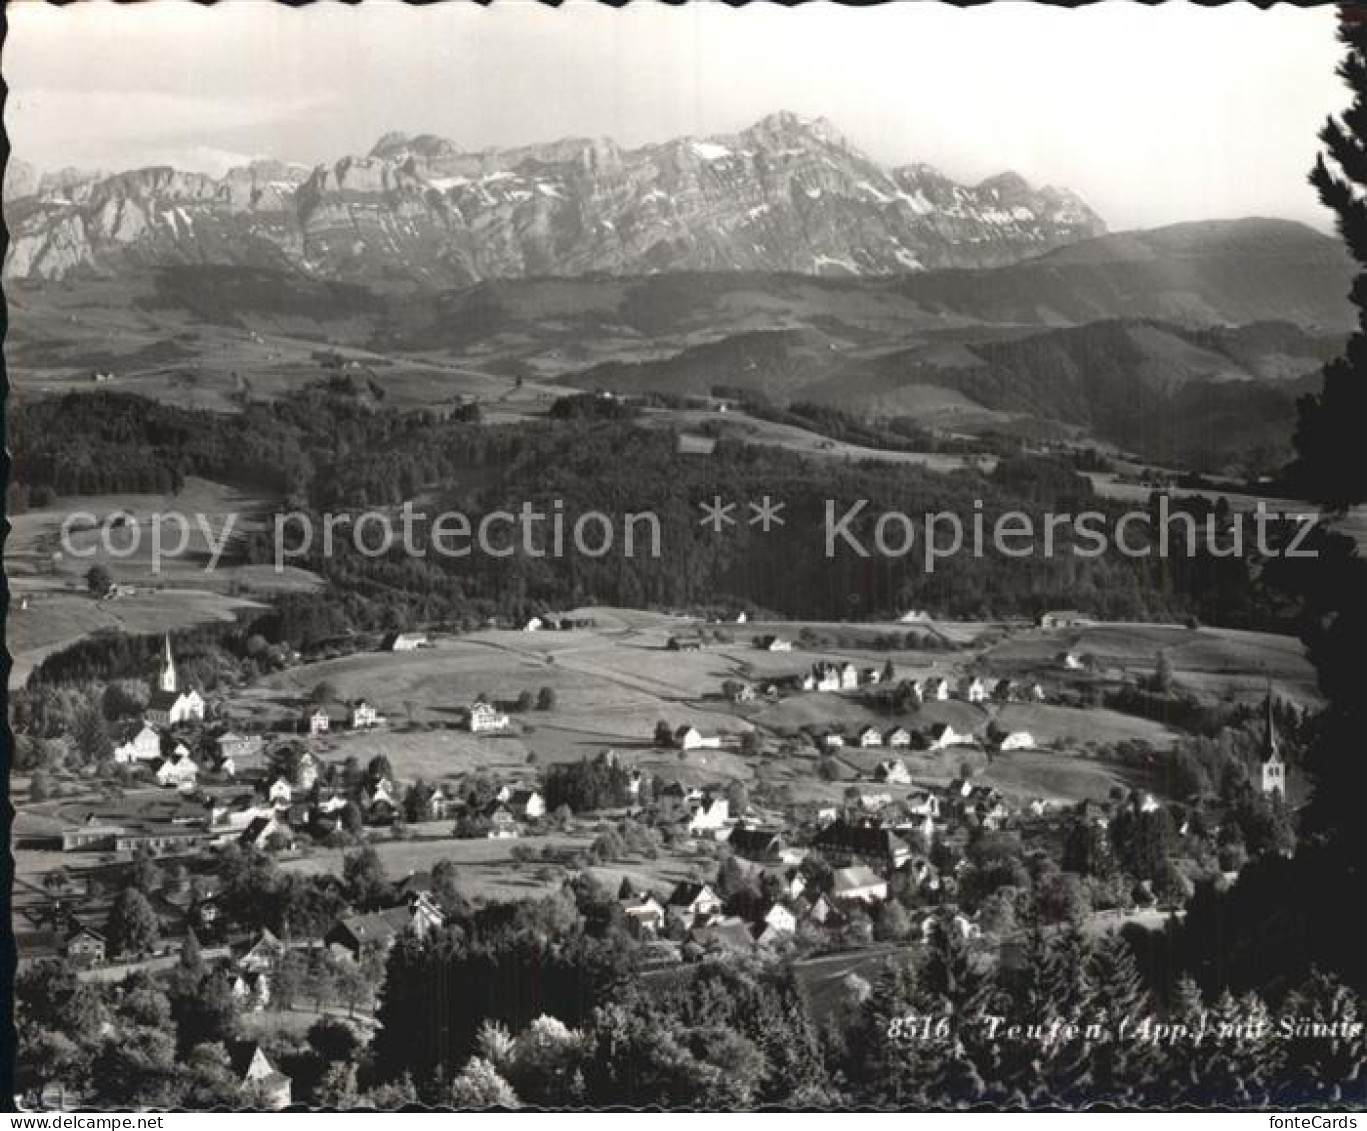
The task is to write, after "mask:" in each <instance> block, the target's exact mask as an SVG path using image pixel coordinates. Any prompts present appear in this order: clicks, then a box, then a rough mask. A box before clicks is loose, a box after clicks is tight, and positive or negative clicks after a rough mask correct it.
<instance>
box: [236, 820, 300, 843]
mask: <svg viewBox="0 0 1367 1131" xmlns="http://www.w3.org/2000/svg"><path fill="white" fill-rule="evenodd" d="M274 837H278V838H283V839H284V840H285V841H286V842H292V841H293V840H294V830H293V829H291V828H290V826H289V825H288V824H286V823H285V822H284V821H282V820H281V819H280V817H279V816H278V815H277V814H276V813H274V812H272V813H271V814H270V815H269V816H265V817H255V818H253V819H252V820H251V821H250V822H249V823H248V824H247V827H246V828H245V829H243V830H242V832H241V834H240V835H239V836H238V838H237V843H238V844H240V845H242V847H243V848H266V847H268V846H269V845H271V844H272V838H274Z"/></svg>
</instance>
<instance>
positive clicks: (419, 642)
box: [380, 632, 430, 652]
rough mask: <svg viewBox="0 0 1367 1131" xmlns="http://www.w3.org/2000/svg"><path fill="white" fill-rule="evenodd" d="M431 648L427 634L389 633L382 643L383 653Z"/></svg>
mask: <svg viewBox="0 0 1367 1131" xmlns="http://www.w3.org/2000/svg"><path fill="white" fill-rule="evenodd" d="M427 647H430V645H429V643H428V640H427V633H425V632H389V633H386V634H385V637H384V639H383V640H381V641H380V651H382V652H412V651H414V650H416V649H418V648H427Z"/></svg>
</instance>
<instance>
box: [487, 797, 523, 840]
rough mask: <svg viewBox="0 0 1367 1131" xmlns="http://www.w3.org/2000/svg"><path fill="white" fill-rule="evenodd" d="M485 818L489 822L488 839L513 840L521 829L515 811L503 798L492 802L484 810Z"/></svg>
mask: <svg viewBox="0 0 1367 1131" xmlns="http://www.w3.org/2000/svg"><path fill="white" fill-rule="evenodd" d="M484 818H485V820H487V821H488V822H489V831H488V832H487V833H486V834H485V837H486V839H488V840H511V839H512V838H514V837H516V836H517V835H518V834H519V832H520V831H521V830H520V829H519V828H518V825H517V818H516V817H514V816H513V811H512V810H511V809H509V808H508V806H507V804H506V803H505V802H503V801H502V800H498V801H493V802H491V803H490V804H489V805H488V806H487V807H486V808H485V810H484Z"/></svg>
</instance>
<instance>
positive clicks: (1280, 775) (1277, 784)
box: [1259, 680, 1286, 798]
mask: <svg viewBox="0 0 1367 1131" xmlns="http://www.w3.org/2000/svg"><path fill="white" fill-rule="evenodd" d="M1259 761H1261V762H1262V787H1263V793H1264V795H1266V796H1268V797H1270V796H1272V794H1274V793H1275V794H1278V795H1279V796H1281V797H1283V798H1285V797H1286V762H1285V761H1284V760H1283V759H1282V752H1281V744H1280V743H1278V741H1277V723H1276V720H1275V719H1274V718H1273V715H1272V681H1271V680H1269V681H1268V684H1267V702H1266V704H1265V705H1264V708H1263V748H1262V751H1261V753H1260V756H1259Z"/></svg>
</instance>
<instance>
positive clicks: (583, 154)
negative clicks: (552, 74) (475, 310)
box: [5, 113, 1105, 284]
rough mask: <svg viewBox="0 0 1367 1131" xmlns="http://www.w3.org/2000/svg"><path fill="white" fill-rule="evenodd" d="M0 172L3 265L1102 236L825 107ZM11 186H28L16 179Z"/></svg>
mask: <svg viewBox="0 0 1367 1131" xmlns="http://www.w3.org/2000/svg"><path fill="white" fill-rule="evenodd" d="M10 180H12V181H13V184H14V190H15V191H10V188H9V186H8V185H7V192H6V215H7V219H8V221H9V225H10V230H11V240H12V243H11V246H10V251H9V255H8V258H7V259H6V262H5V274H6V275H8V276H22V277H37V278H61V277H64V276H66V275H68V274H71V273H76V272H82V271H90V272H96V273H109V272H115V271H118V270H119V269H121V268H122V267H125V266H129V265H150V264H177V263H234V264H255V265H266V266H288V267H292V268H295V269H298V270H301V271H304V272H307V273H309V274H311V275H316V276H319V277H323V278H336V279H357V280H371V281H376V280H383V279H387V278H399V279H410V280H417V281H421V282H427V283H433V284H451V283H466V282H471V281H474V280H478V279H485V278H509V277H520V276H527V275H579V274H584V273H588V272H595V271H597V272H607V273H612V274H632V275H634V274H648V273H654V272H666V271H681V270H691V271H698V270H764V271H794V272H800V273H807V274H848V275H866V274H886V273H898V272H909V271H918V270H922V269H927V268H936V267H988V266H997V265H1000V264H1003V263H1010V262H1015V261H1017V260H1020V259H1023V258H1026V257H1029V256H1032V255H1037V254H1040V253H1042V252H1044V251H1047V250H1049V249H1051V248H1053V247H1057V246H1059V245H1062V244H1067V243H1071V242H1073V241H1075V240H1078V239H1082V238H1084V237H1087V236H1092V235H1098V234H1100V233H1102V232H1104V231H1105V225H1104V224H1103V222H1102V221H1101V219H1100V218H1099V217H1098V216H1097V215H1096V214H1095V213H1094V212H1093V211H1092V210H1091V209H1090V208H1089V207H1088V206H1087V205H1086V203H1085V202H1084V201H1083V200H1082V199H1081V198H1080V197H1078V196H1077V195H1076V194H1075V193H1072V192H1070V191H1068V190H1066V189H1055V188H1044V189H1040V190H1035V189H1032V188H1031V187H1030V186H1029V185H1028V184H1026V183H1025V181H1024V180H1022V179H1021V178H1020V177H1018V176H1016V175H1014V174H1010V173H1008V174H1003V175H1002V176H999V177H994V178H992V179H990V180H988V181H984V182H983V183H981V184H979V185H974V186H966V185H960V184H956V183H954V182H953V181H951V180H949V179H948V178H947V177H945V176H943V175H942V174H940V173H938V172H936V171H935V170H934V169H931V168H929V167H928V166H924V165H916V166H909V167H905V168H896V169H888V168H884V167H882V166H880V165H878V164H876V163H875V162H873V161H871V160H870V159H869V158H868V157H866V156H864V155H863V154H861V153H860V152H858V151H857V150H855V149H854V148H852V147H851V146H850V145H849V144H848V143H847V142H846V141H845V140H844V139H843V138H842V137H841V136H840V135H839V134H838V133H837V132H836V130H835V129H834V128H833V127H832V126H831V125H830V124H829V123H828V122H825V121H824V120H821V119H817V120H815V121H809V120H803V119H799V118H797V117H795V116H794V115H792V114H786V113H780V114H774V115H771V116H770V117H768V118H765V119H764V120H762V121H760V122H758V123H756V124H755V125H754V126H752V127H750V128H749V129H747V130H744V131H743V132H741V133H739V134H737V135H734V136H729V137H716V138H708V139H706V140H695V139H690V138H684V139H679V140H675V141H670V142H666V143H664V144H662V145H653V146H647V147H644V148H641V149H635V150H624V149H620V148H619V147H618V146H616V145H615V144H613V143H612V142H611V141H606V140H584V139H568V140H563V141H558V142H553V143H550V144H546V145H537V146H526V147H522V148H519V149H509V150H494V151H485V152H478V153H465V152H462V151H461V150H460V149H459V147H457V146H456V145H455V144H454V143H453V142H451V141H449V140H446V139H444V138H438V137H432V136H430V135H423V136H419V137H407V136H405V135H403V134H387V135H386V136H385V137H383V138H381V139H380V141H379V142H378V143H377V144H376V146H375V147H374V149H373V150H372V151H371V152H370V153H369V154H368V155H366V156H364V157H347V158H344V159H343V160H341V161H338V162H337V163H335V164H334V165H330V166H319V167H318V168H316V169H313V170H312V171H311V172H310V171H308V170H305V169H302V168H300V167H299V166H291V165H284V164H281V163H279V162H267V161H258V162H254V163H253V164H251V165H249V166H246V167H244V168H240V169H234V170H232V171H231V172H230V173H229V174H228V175H227V176H225V177H223V178H222V179H215V178H212V177H207V176H204V175H202V174H196V173H183V172H178V171H176V170H174V169H169V168H156V169H141V170H138V171H136V172H129V173H120V174H117V175H114V176H108V177H103V176H84V177H82V176H75V175H73V176H69V177H67V178H64V179H62V178H53V177H45V178H42V179H41V180H39V181H38V182H37V183H36V184H35V183H34V178H33V176H32V175H31V170H30V171H27V172H25V171H22V170H21V171H20V175H19V176H18V177H13V178H10ZM20 190H22V192H21V191H20Z"/></svg>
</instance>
